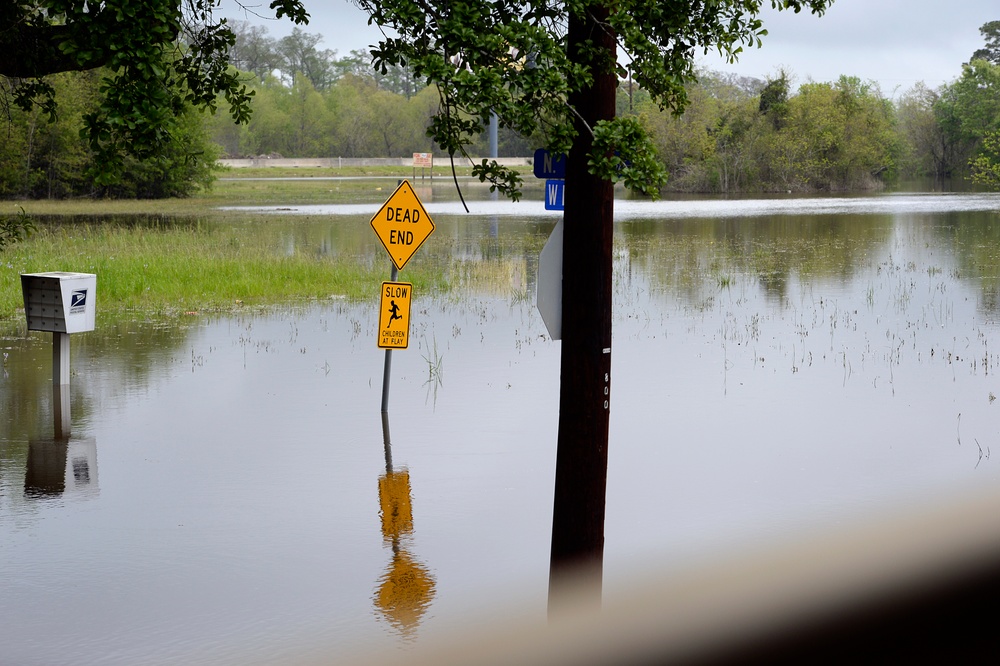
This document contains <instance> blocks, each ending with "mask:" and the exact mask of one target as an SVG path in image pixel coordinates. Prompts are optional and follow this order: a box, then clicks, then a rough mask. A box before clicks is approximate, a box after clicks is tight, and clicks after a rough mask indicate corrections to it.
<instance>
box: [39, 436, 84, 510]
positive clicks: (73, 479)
mask: <svg viewBox="0 0 1000 666" xmlns="http://www.w3.org/2000/svg"><path fill="white" fill-rule="evenodd" d="M64 493H65V494H67V495H70V494H71V495H74V496H79V497H88V496H94V495H97V493H98V484H97V442H96V441H95V440H94V438H93V437H90V438H87V439H82V440H73V441H67V440H65V439H55V440H51V439H42V440H31V441H30V442H29V443H28V461H27V466H26V469H25V473H24V496H25V497H31V498H44V497H59V496H61V495H63V494H64Z"/></svg>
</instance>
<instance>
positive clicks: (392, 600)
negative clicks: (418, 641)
mask: <svg viewBox="0 0 1000 666" xmlns="http://www.w3.org/2000/svg"><path fill="white" fill-rule="evenodd" d="M382 440H383V445H384V446H385V474H383V475H382V476H380V477H379V480H378V498H379V516H380V517H381V520H382V541H383V543H384V544H385V545H389V546H391V547H392V560H391V561H390V562H389V568H388V570H387V571H386V572H385V574H384V575H383V576H382V577H381V578H380V579H379V585H378V587H377V588H376V590H375V598H374V601H375V608H377V609H378V610H379V612H380V613H381V614H382V616H383V617H384V618H385V619H386V620H387V621H388V622H389V624H391V625H392V626H393V627H394V628H395V629H396V630H397V631H399V632H400V633H401V634H403V636H405V637H407V638H410V637H412V636H413V634H414V632H415V631H416V629H417V626H418V625H419V624H420V619H421V618H422V617H423V615H424V613H425V612H427V608H428V607H430V603H431V600H432V599H433V598H434V577H433V576H431V575H430V573H429V572H428V570H427V568H426V567H424V566H423V565H421V564H420V563H419V562H417V561H416V560H415V559H414V558H413V557H412V556H411V555H410V554H409V553H408V552H407V551H406V548H405V547H404V546H405V540H407V539H409V538H410V537H411V536H412V535H413V504H412V502H411V499H410V473H409V472H408V471H407V470H405V469H404V470H399V471H395V470H393V466H392V445H391V442H390V436H389V415H388V413H387V412H385V411H383V412H382Z"/></svg>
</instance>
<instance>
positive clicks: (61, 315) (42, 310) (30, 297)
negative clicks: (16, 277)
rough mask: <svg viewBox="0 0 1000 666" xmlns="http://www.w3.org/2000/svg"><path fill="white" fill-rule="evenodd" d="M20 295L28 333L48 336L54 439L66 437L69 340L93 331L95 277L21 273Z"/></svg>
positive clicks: (53, 273) (68, 412) (57, 273)
mask: <svg viewBox="0 0 1000 666" xmlns="http://www.w3.org/2000/svg"><path fill="white" fill-rule="evenodd" d="M21 293H22V295H23V296H24V315H25V317H26V318H27V320H28V330H29V331H50V332H51V333H52V396H53V408H52V414H53V418H54V420H55V428H56V436H57V437H58V438H62V437H68V436H69V429H70V405H69V376H70V358H69V336H70V334H71V333H82V332H84V331H92V330H94V320H95V317H94V304H95V302H96V300H97V276H96V275H94V274H92V273H65V272H52V273H25V274H22V275H21Z"/></svg>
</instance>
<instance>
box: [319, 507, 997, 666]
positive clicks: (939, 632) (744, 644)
mask: <svg viewBox="0 0 1000 666" xmlns="http://www.w3.org/2000/svg"><path fill="white" fill-rule="evenodd" d="M569 594H570V596H569V597H568V598H567V599H566V600H565V607H566V608H567V609H568V610H566V611H565V612H563V613H561V614H559V615H558V616H556V617H553V618H552V619H550V620H549V621H548V622H544V621H542V622H536V623H534V624H528V623H525V622H523V621H519V620H517V619H516V618H517V615H516V611H514V612H512V613H509V614H507V615H506V616H505V617H506V618H507V619H498V620H497V621H496V622H494V623H492V624H490V625H489V626H488V627H485V628H483V629H482V631H480V632H478V633H473V634H470V633H468V632H467V631H466V632H463V633H462V634H461V635H455V636H454V637H452V638H451V639H450V640H446V641H438V640H434V641H422V640H420V639H418V640H417V642H416V644H415V645H414V646H412V648H404V649H394V650H391V651H386V652H377V653H372V654H367V655H360V656H357V657H356V658H349V657H348V656H347V655H344V654H343V653H342V652H338V651H337V650H336V649H331V650H330V651H327V652H325V653H324V654H322V655H312V656H311V657H309V658H306V659H304V660H303V663H309V664H313V663H315V664H320V663H337V664H339V663H351V664H388V663H404V664H406V665H407V666H416V665H424V664H426V665H432V664H433V665H435V666H442V665H458V664H462V665H465V664H476V665H480V666H486V665H492V664H496V665H500V664H504V665H507V664H524V665H529V664H530V665H532V666H538V665H550V664H566V665H573V666H580V665H583V664H615V665H620V664H660V663H685V664H708V663H712V664H714V663H720V664H727V663H731V664H746V663H768V664H772V663H809V664H815V663H838V664H845V663H857V662H863V663H875V662H881V663H997V661H996V659H997V656H998V655H1000V639H998V638H997V636H996V635H995V632H996V630H997V627H998V621H997V618H1000V613H997V614H996V615H995V614H994V613H996V610H995V609H996V607H997V604H998V603H1000V492H997V491H994V492H988V493H980V494H977V495H966V496H963V497H959V498H956V497H950V498H947V499H944V498H937V500H936V501H935V500H928V501H926V502H924V503H923V504H922V505H919V506H911V507H907V508H905V509H903V510H898V511H884V512H881V513H878V514H872V515H869V516H868V517H866V518H865V519H864V520H862V521H861V522H859V523H857V524H851V525H838V526H835V527H831V528H828V529H824V530H818V529H817V530H816V531H815V532H813V533H812V534H810V535H807V536H801V535H800V536H799V537H797V538H795V539H793V540H786V541H785V542H783V543H771V544H768V545H766V546H765V545H762V544H760V543H757V544H756V545H755V546H753V547H752V548H748V549H744V550H742V551H738V550H733V551H730V552H727V553H724V554H723V555H722V556H719V557H718V558H716V559H715V560H714V561H711V562H705V563H703V564H701V565H698V566H696V567H691V568H689V569H688V570H686V571H684V572H681V573H676V574H673V575H669V576H664V577H659V578H657V577H656V575H655V574H654V575H652V576H647V577H646V578H645V580H644V581H643V582H641V583H637V585H636V586H635V587H634V588H633V589H631V591H629V592H627V593H625V594H620V593H618V592H617V591H616V592H615V593H614V594H613V595H606V598H605V602H604V605H603V610H601V611H599V612H586V611H582V612H581V611H575V610H573V609H574V608H577V607H579V606H577V605H575V604H574V603H573V601H572V598H571V597H572V594H573V593H569ZM501 617H503V616H501ZM512 618H514V619H512ZM331 648H332V646H331Z"/></svg>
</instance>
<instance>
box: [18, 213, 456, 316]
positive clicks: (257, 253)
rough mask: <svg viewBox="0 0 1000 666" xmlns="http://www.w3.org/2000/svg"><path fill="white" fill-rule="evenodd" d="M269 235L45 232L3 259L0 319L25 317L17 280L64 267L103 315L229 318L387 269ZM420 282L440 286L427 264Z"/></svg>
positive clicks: (90, 228) (207, 226) (198, 224)
mask: <svg viewBox="0 0 1000 666" xmlns="http://www.w3.org/2000/svg"><path fill="white" fill-rule="evenodd" d="M281 248H282V243H280V242H278V240H277V238H276V236H275V235H274V234H273V233H268V232H267V230H266V228H265V229H263V230H261V229H260V228H254V229H244V228H241V227H239V226H232V225H216V224H213V223H211V222H208V221H204V222H202V221H194V222H191V223H190V224H183V225H176V224H175V225H163V226H153V227H149V226H141V227H140V226H134V225H133V226H123V225H117V224H101V225H94V224H72V225H65V224H63V225H50V224H46V225H42V226H40V227H39V229H38V230H37V231H36V233H35V234H34V235H33V236H32V237H31V238H30V239H29V240H27V241H25V242H22V243H19V244H17V245H15V246H13V247H11V248H8V249H7V251H6V252H4V253H3V254H2V255H0V272H2V273H4V274H5V275H6V276H5V278H4V280H3V282H2V283H0V319H7V320H9V319H13V318H16V317H18V316H20V309H21V308H22V306H23V303H22V297H21V293H20V280H19V279H18V275H19V274H20V273H32V272H41V271H51V270H61V271H73V272H81V273H95V274H97V276H98V292H97V293H98V297H97V300H98V303H99V308H98V316H99V317H100V316H102V315H107V316H115V315H121V314H125V313H130V312H132V313H134V312H137V311H138V312H142V313H150V314H152V313H156V314H166V315H176V314H182V313H184V312H191V311H197V312H205V311H230V310H237V309H241V308H250V307H260V306H268V305H274V304H279V303H291V302H297V301H306V300H316V299H329V298H348V299H361V298H366V297H369V296H371V295H372V294H376V293H378V284H379V282H381V281H382V280H384V279H386V270H385V268H386V267H385V263H386V262H374V261H372V257H350V256H344V255H342V254H341V255H337V256H336V257H330V256H321V255H318V254H315V253H302V252H295V253H291V254H288V253H286V252H282V251H281ZM407 279H409V280H411V281H413V282H414V283H415V284H423V285H431V286H433V287H439V286H440V285H441V284H443V282H444V279H443V277H442V275H441V274H440V272H439V271H436V270H435V269H434V268H433V267H428V268H427V269H426V270H424V271H423V272H420V271H408V275H407Z"/></svg>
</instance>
